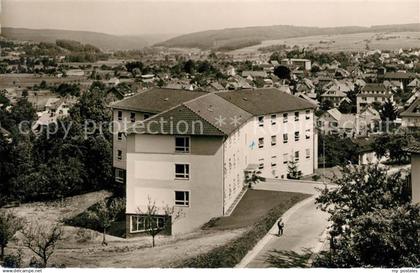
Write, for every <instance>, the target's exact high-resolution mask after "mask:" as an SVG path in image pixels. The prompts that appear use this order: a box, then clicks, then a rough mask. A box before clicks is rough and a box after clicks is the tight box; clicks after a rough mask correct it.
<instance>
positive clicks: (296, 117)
mask: <svg viewBox="0 0 420 273" xmlns="http://www.w3.org/2000/svg"><path fill="white" fill-rule="evenodd" d="M298 120H299V112H295V121H298Z"/></svg>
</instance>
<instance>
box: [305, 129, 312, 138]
mask: <svg viewBox="0 0 420 273" xmlns="http://www.w3.org/2000/svg"><path fill="white" fill-rule="evenodd" d="M305 137H306V139H310V138H311V129H306V135H305Z"/></svg>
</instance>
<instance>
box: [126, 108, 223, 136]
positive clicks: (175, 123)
mask: <svg viewBox="0 0 420 273" xmlns="http://www.w3.org/2000/svg"><path fill="white" fill-rule="evenodd" d="M128 133H129V134H130V133H140V134H141V133H144V134H152V135H206V136H224V135H225V134H224V133H223V132H222V131H220V130H219V129H217V128H216V127H215V126H213V125H212V124H210V123H209V122H207V121H206V120H204V119H203V118H202V117H200V116H199V115H197V114H196V113H194V112H193V111H191V110H190V109H189V108H187V107H186V106H185V105H178V106H176V107H174V108H171V109H169V110H167V111H164V112H162V113H160V114H158V115H155V116H153V117H151V118H149V119H147V120H146V121H144V124H142V125H139V126H137V127H135V128H131V129H129V130H128Z"/></svg>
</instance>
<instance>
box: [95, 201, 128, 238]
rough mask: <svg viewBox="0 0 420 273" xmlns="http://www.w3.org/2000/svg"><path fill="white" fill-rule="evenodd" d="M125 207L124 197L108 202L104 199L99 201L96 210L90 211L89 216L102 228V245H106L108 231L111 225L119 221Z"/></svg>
mask: <svg viewBox="0 0 420 273" xmlns="http://www.w3.org/2000/svg"><path fill="white" fill-rule="evenodd" d="M124 208H125V201H124V199H123V198H116V199H113V200H112V201H111V202H109V203H108V201H107V200H102V201H100V202H99V203H98V206H97V208H96V210H95V211H89V218H90V219H92V220H94V221H95V222H96V223H97V224H98V226H99V227H100V228H101V229H102V245H103V246H106V245H108V243H107V242H106V232H107V230H108V229H109V228H110V227H111V225H112V224H113V223H114V222H116V221H117V217H118V214H119V213H121V211H122V210H124Z"/></svg>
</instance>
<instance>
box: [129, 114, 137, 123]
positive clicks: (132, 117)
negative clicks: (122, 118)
mask: <svg viewBox="0 0 420 273" xmlns="http://www.w3.org/2000/svg"><path fill="white" fill-rule="evenodd" d="M130 121H131V122H136V113H133V112H131V113H130Z"/></svg>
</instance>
